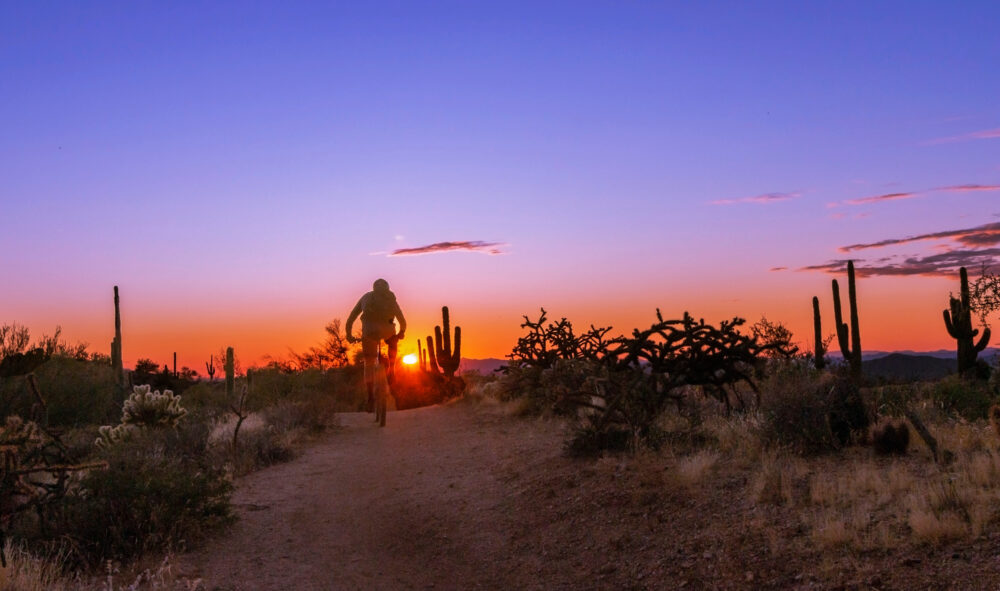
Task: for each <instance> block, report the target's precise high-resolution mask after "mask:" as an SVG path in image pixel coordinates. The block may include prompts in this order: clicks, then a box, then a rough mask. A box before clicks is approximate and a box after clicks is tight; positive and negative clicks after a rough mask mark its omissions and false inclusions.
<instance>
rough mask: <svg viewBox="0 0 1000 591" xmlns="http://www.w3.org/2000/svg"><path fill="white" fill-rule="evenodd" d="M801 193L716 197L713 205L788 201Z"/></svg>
mask: <svg viewBox="0 0 1000 591" xmlns="http://www.w3.org/2000/svg"><path fill="white" fill-rule="evenodd" d="M801 196H802V194H801V193H764V194H762V195H754V196H753V197H740V198H739V199H716V200H715V201H712V202H711V203H712V205H735V204H737V203H758V204H764V203H775V202H778V201H788V200H789V199H795V198H797V197H801Z"/></svg>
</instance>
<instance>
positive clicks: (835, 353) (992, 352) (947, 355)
mask: <svg viewBox="0 0 1000 591" xmlns="http://www.w3.org/2000/svg"><path fill="white" fill-rule="evenodd" d="M863 345H864V344H863V343H862V346H863ZM830 348H831V350H830V352H829V353H828V354H827V355H828V356H829V357H830V358H831V359H841V357H842V356H841V354H840V349H838V348H837V343H832V344H831V345H830ZM897 353H898V354H901V355H910V356H911V357H936V358H938V359H955V358H956V357H957V353H956V351H955V349H938V350H937V351H910V350H903V351H862V352H861V356H862V358H863V359H864V360H865V361H869V360H871V359H878V358H880V357H887V356H889V355H893V354H897ZM998 356H1000V348H997V347H986V350H985V351H983V352H982V353H980V354H979V358H980V359H985V360H987V361H990V360H992V359H993V358H995V357H998Z"/></svg>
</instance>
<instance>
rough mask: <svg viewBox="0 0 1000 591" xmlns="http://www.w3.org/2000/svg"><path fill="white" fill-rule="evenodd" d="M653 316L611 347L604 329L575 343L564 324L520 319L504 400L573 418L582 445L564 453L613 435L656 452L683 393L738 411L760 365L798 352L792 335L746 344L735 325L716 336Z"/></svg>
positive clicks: (701, 324) (698, 325)
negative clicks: (522, 400) (660, 423)
mask: <svg viewBox="0 0 1000 591" xmlns="http://www.w3.org/2000/svg"><path fill="white" fill-rule="evenodd" d="M656 314H657V322H656V323H654V324H653V325H652V326H651V327H650V328H648V329H646V330H642V331H640V330H638V329H636V330H634V331H633V333H632V335H631V336H629V337H625V336H621V337H617V338H614V339H607V338H606V335H607V333H608V332H609V331H610V328H596V327H593V326H591V328H590V330H588V331H587V332H585V333H583V334H582V335H579V336H578V335H576V334H575V332H574V331H573V326H572V324H571V323H570V322H569V321H568V320H566V319H565V318H563V319H561V320H560V321H558V322H555V323H549V324H545V319H546V318H545V310H544V309H543V310H542V315H541V317H540V318H539V320H538V321H531V320H530V319H528V318H527V317H525V322H524V323H523V324H522V327H523V328H527V329H528V334H527V335H526V336H524V337H522V338H521V339H519V341H518V343H517V345H515V347H514V351H513V352H512V353H511V355H510V356H509V357H510V359H511V363H510V365H509V367H508V368H507V372H506V373H507V378H506V381H507V382H508V387H507V389H506V391H507V393H508V395H511V396H524V395H526V396H529V397H533V398H534V399H535V400H537V406H538V407H539V408H544V409H551V410H553V411H555V412H557V413H558V412H562V413H567V412H570V411H579V413H580V414H581V416H582V421H583V424H582V426H581V427H580V429H579V430H578V432H577V438H579V439H580V440H581V442H580V444H579V445H575V444H570V449H578V448H579V449H590V448H592V447H593V442H600V441H609V442H612V441H618V440H619V437H618V436H617V435H615V434H614V433H615V432H617V431H624V432H626V433H628V434H629V436H630V439H631V444H632V446H633V447H635V446H637V445H639V444H647V445H652V446H655V445H657V442H658V441H659V435H658V428H657V425H656V422H657V419H658V418H659V417H660V416H661V414H662V413H663V411H664V410H665V408H666V407H667V406H668V405H670V404H675V405H680V404H682V403H683V401H684V398H685V394H684V390H683V389H684V388H687V387H698V388H699V390H700V391H701V392H703V393H705V394H706V395H708V396H711V397H712V398H714V399H715V400H717V401H719V402H720V403H722V404H723V405H724V406H725V408H726V410H727V412H728V411H730V410H731V409H732V408H734V406H735V407H736V408H740V409H743V408H746V406H747V403H748V400H747V398H746V392H745V391H744V389H743V388H742V387H741V386H745V387H747V388H749V390H750V392H752V393H753V395H754V397H755V399H756V400H758V401H759V391H758V390H757V386H756V384H755V378H754V371H755V368H756V367H757V366H758V365H760V364H761V363H762V362H763V360H764V359H765V358H766V357H768V356H771V355H777V356H784V357H790V356H792V355H794V354H795V353H796V351H797V348H795V347H794V346H793V345H791V338H790V337H791V335H790V333H788V332H787V330H786V329H784V327H780V325H775V324H771V323H768V322H767V321H766V320H765V321H762V322H761V323H758V325H756V326H755V327H754V328H753V329H752V330H751V331H750V332H751V334H744V333H741V332H740V331H739V330H738V329H739V327H741V326H742V325H743V324H744V323H745V321H744V320H743V319H742V318H734V319H732V320H731V321H724V322H722V323H720V325H719V326H718V327H715V326H712V325H710V324H707V323H706V322H705V321H704V320H700V321H696V320H695V319H694V318H692V317H691V316H690V315H689V314H687V313H685V314H684V317H683V318H682V319H680V320H664V318H663V316H662V315H661V313H660V311H659V310H657V313H656Z"/></svg>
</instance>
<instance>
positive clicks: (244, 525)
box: [175, 399, 1000, 591]
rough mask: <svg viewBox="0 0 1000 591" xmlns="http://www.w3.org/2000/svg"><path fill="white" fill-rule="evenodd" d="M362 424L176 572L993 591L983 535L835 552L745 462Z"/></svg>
mask: <svg viewBox="0 0 1000 591" xmlns="http://www.w3.org/2000/svg"><path fill="white" fill-rule="evenodd" d="M371 416H372V415H368V414H363V413H347V414H342V415H341V421H340V427H339V428H338V429H337V430H336V431H335V432H333V433H331V434H329V435H327V436H325V437H324V438H323V439H322V440H321V441H319V442H318V443H316V444H315V445H313V446H311V447H309V448H308V449H307V450H306V451H305V452H304V453H303V455H302V456H301V457H299V458H298V459H296V460H295V461H292V462H290V463H287V464H281V465H276V466H273V467H270V468H267V469H264V470H261V471H259V472H256V473H253V474H250V475H249V476H246V477H244V478H243V479H241V480H240V481H239V482H238V484H237V492H236V494H235V496H234V499H233V501H234V503H235V505H236V507H237V510H238V513H239V517H240V519H239V521H238V523H237V524H236V525H234V526H233V527H232V528H231V529H229V530H228V531H226V532H223V533H221V534H220V535H218V536H217V537H215V538H214V539H213V540H212V541H211V542H209V543H208V544H207V545H204V546H202V547H200V548H199V549H198V550H197V551H192V552H190V553H188V554H186V555H183V556H181V557H179V562H178V564H176V569H177V570H176V571H175V572H176V573H177V574H178V575H180V576H182V577H184V578H187V579H189V580H192V581H194V580H199V579H200V580H201V582H202V584H203V585H204V588H205V589H209V590H215V591H237V590H251V589H259V590H270V589H275V590H277V589H302V590H308V589H317V590H319V589H901V590H902V589H998V588H1000V535H998V533H997V532H985V533H984V534H983V535H981V536H979V537H978V538H976V539H975V540H968V539H966V540H965V541H952V542H942V543H936V544H927V543H920V542H917V541H913V542H906V541H904V542H903V543H898V542H897V543H888V544H886V546H885V547H883V548H879V547H877V545H876V547H874V548H867V549H862V550H859V549H857V548H852V547H851V546H850V545H844V546H843V547H837V546H836V545H834V546H832V547H831V546H830V545H828V544H822V543H818V542H817V541H816V537H815V535H810V533H809V531H808V529H807V528H803V526H802V521H801V520H800V519H799V518H797V517H796V516H795V515H793V513H794V512H793V511H792V510H790V509H789V508H788V507H786V506H782V505H781V503H768V502H762V501H761V498H762V495H761V493H760V491H759V490H755V489H754V483H755V482H758V481H759V478H757V477H756V475H755V472H757V471H759V466H758V467H756V468H755V467H753V465H751V464H747V463H745V462H739V461H736V460H728V459H726V458H725V457H721V458H719V459H718V460H717V461H716V462H715V463H713V464H711V465H707V466H706V467H705V469H703V470H695V471H694V472H695V475H694V476H692V468H691V465H692V462H691V461H690V459H688V460H687V461H686V460H685V457H684V456H682V455H680V454H677V453H675V452H674V451H673V450H669V449H668V450H661V451H659V452H646V453H642V454H639V455H629V454H624V455H609V456H605V457H603V458H600V459H597V460H593V459H589V460H585V459H573V458H569V457H566V456H565V455H564V454H563V452H562V439H563V427H562V426H561V425H560V424H559V423H556V422H553V421H551V420H545V419H537V418H518V417H515V416H512V413H511V411H510V407H509V405H504V404H500V403H496V402H492V401H490V400H488V399H484V400H482V401H478V402H473V401H460V402H458V403H455V404H451V405H445V406H434V407H428V408H421V409H415V410H408V411H401V412H392V413H390V415H389V425H388V427H386V428H384V429H379V428H377V427H376V426H375V425H374V424H373V423H372V422H371ZM847 453H853V454H858V455H861V454H868V453H870V450H867V449H858V450H852V451H849V452H847ZM912 455H914V452H911V456H912ZM865 460H866V461H875V462H885V463H887V465H886V466H885V468H886V470H887V471H888V470H889V468H891V466H889V465H888V463H891V462H903V463H907V462H909V463H913V464H917V465H919V464H921V463H925V459H924V458H922V457H909V458H901V459H881V458H865ZM843 465H851V463H849V462H847V463H845V462H844V461H843V458H840V459H838V458H836V457H830V458H819V459H816V460H813V461H812V463H811V464H810V466H811V468H810V469H812V470H817V471H831V472H834V471H836V470H838V466H843ZM855 465H856V463H855ZM802 469H805V468H802ZM793 486H794V483H793ZM883 510H884V509H883ZM890 510H891V508H890Z"/></svg>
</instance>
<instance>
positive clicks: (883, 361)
mask: <svg viewBox="0 0 1000 591" xmlns="http://www.w3.org/2000/svg"><path fill="white" fill-rule="evenodd" d="M861 356H862V359H863V364H862V365H863V367H864V372H865V373H866V374H868V375H869V376H872V377H875V378H883V379H887V380H907V381H911V380H936V379H940V378H943V377H944V376H946V375H948V374H952V373H955V371H956V369H957V366H958V362H957V360H956V353H955V351H954V350H948V349H939V350H937V351H863V352H862V355H861ZM829 357H830V359H833V360H837V361H839V360H840V359H842V356H841V354H840V352H839V351H836V352H835V351H831V352H830V353H829ZM998 357H1000V348H997V347H987V349H986V350H985V351H983V352H982V353H980V354H979V358H980V359H983V360H986V361H994V362H995V361H996V359H997V358H998ZM506 363H507V360H506V359H496V358H493V357H490V358H487V359H463V360H462V363H461V365H460V366H459V371H461V372H466V371H478V372H479V373H480V374H482V375H490V374H492V373H493V372H494V371H496V370H497V369H498V368H499V367H500V366H502V365H506Z"/></svg>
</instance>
